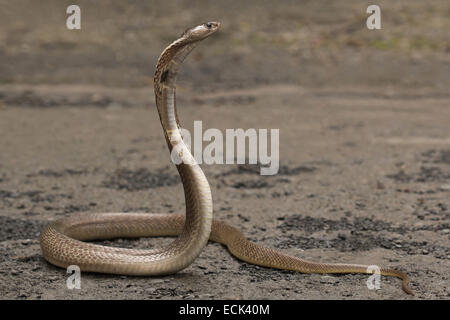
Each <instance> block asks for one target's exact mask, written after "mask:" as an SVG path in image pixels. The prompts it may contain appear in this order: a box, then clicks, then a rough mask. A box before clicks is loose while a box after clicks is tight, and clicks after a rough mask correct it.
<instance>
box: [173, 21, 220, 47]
mask: <svg viewBox="0 0 450 320" xmlns="http://www.w3.org/2000/svg"><path fill="white" fill-rule="evenodd" d="M219 28H220V22H215V21H210V22H206V23H203V24H201V25H199V26H196V27H194V28H191V29H187V30H186V31H185V32H183V34H182V35H181V36H182V37H183V38H185V39H189V41H192V42H194V41H200V40H203V39H205V38H207V37H209V36H210V35H212V34H213V33H214V32H216V31H217V30H219Z"/></svg>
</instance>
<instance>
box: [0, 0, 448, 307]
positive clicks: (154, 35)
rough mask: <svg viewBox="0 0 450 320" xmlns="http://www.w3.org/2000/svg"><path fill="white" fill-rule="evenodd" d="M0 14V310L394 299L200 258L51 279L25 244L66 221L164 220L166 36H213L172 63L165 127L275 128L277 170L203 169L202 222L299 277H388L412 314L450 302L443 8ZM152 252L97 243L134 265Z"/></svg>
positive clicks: (52, 5) (328, 281)
mask: <svg viewBox="0 0 450 320" xmlns="http://www.w3.org/2000/svg"><path fill="white" fill-rule="evenodd" d="M72 3H73V1H56V0H54V1H45V2H43V3H42V2H37V1H23V0H18V1H4V0H0V297H1V298H2V299H180V298H186V299H198V298H202V299H413V298H412V297H410V296H408V295H406V294H405V293H403V292H402V290H401V286H400V281H399V280H398V279H396V278H391V277H382V279H381V289H380V290H369V289H368V288H367V286H366V281H367V278H368V276H367V275H354V274H349V275H339V276H335V275H310V274H301V273H296V272H288V271H279V270H272V269H267V268H262V267H256V266H253V265H250V264H247V263H243V262H241V261H238V260H237V259H235V258H234V257H232V256H231V255H230V254H229V253H228V251H227V250H226V248H224V247H222V246H221V245H219V244H215V243H209V244H208V246H207V247H206V248H205V249H204V251H203V253H202V254H201V255H200V257H199V258H198V259H197V260H196V261H195V262H194V263H193V264H192V265H191V266H190V267H188V268H187V269H185V270H183V271H181V272H179V273H177V274H175V275H171V276H165V277H126V276H114V275H102V274H92V273H86V274H84V273H82V278H81V289H80V290H68V289H67V287H66V279H67V277H68V275H67V274H66V271H65V270H63V269H60V268H57V267H54V266H52V265H50V264H48V263H47V262H46V261H45V260H44V259H43V258H42V255H41V251H40V247H39V240H38V237H39V234H40V232H41V231H42V229H43V228H44V227H45V226H46V225H47V224H48V223H49V222H50V221H52V220H54V219H58V218H61V217H64V216H69V215H76V214H77V213H80V212H118V211H127V212H131V211H140V212H170V213H172V212H183V210H184V196H183V192H182V187H181V184H180V182H179V178H178V176H177V173H176V170H175V168H174V166H173V165H172V164H171V162H170V158H169V153H168V151H167V146H166V144H165V141H164V138H163V134H162V131H161V128H160V124H159V121H158V116H157V113H156V108H155V106H154V95H153V91H152V76H153V73H154V66H155V63H156V59H157V57H158V55H159V53H160V52H161V51H162V50H163V49H164V47H165V46H166V45H168V44H169V43H170V42H171V41H173V40H174V39H175V38H176V37H177V36H178V35H179V34H181V32H182V31H183V30H185V29H186V28H188V27H191V26H194V25H196V24H199V23H201V22H204V21H208V20H217V21H221V22H222V24H223V28H222V30H221V31H220V32H219V33H218V34H217V35H214V37H212V38H211V39H208V40H206V41H205V42H204V43H202V44H201V45H200V46H199V47H198V48H197V49H196V50H195V51H194V52H193V53H192V54H191V56H190V57H189V58H188V60H187V61H186V62H185V64H184V66H183V68H182V71H181V74H180V78H179V86H178V92H177V93H178V96H177V102H178V105H179V113H180V119H181V122H182V124H183V125H184V126H185V127H186V128H188V129H192V127H193V121H194V120H202V121H203V127H204V130H205V129H206V128H218V129H220V130H225V129H226V128H244V129H248V128H256V129H258V128H268V129H270V128H279V129H280V171H279V174H277V175H275V176H260V175H259V174H258V173H255V170H253V169H254V168H253V167H249V166H238V165H203V166H202V168H203V169H204V171H205V174H206V176H207V178H208V180H209V183H210V185H211V188H212V193H213V200H214V214H215V217H217V218H219V219H224V220H227V221H229V222H230V223H231V224H233V225H234V226H237V227H239V228H240V229H241V230H242V231H243V232H244V233H245V235H246V236H248V238H249V239H250V240H252V241H255V242H257V243H260V244H264V245H266V246H269V247H272V248H276V249H279V250H281V251H283V252H286V253H289V254H292V255H296V256H298V257H302V258H305V259H309V260H315V261H324V262H353V263H363V264H376V265H383V266H389V267H392V268H399V269H401V270H403V271H405V272H407V273H408V275H409V276H410V279H411V284H410V286H411V288H412V289H413V291H414V292H415V293H416V297H415V298H418V299H449V297H450V283H449V276H450V263H449V261H450V200H449V199H450V197H449V196H450V104H449V102H450V93H449V91H448V88H449V86H450V77H449V75H450V55H449V53H450V42H449V39H448V32H449V30H450V21H449V19H448V16H449V13H450V5H449V3H448V1H432V2H425V1H411V0H408V1H407V0H404V1H395V2H392V1H377V3H376V4H378V5H380V7H381V10H382V29H381V30H373V31H370V30H368V29H367V28H366V27H365V19H366V17H367V14H366V8H367V6H368V5H369V4H372V2H370V3H369V2H367V1H356V0H354V1H345V2H344V1H333V2H330V1H302V2H300V1H284V2H277V5H276V6H275V5H274V3H275V2H274V1H256V0H255V1H245V2H244V1H230V2H221V3H216V2H215V3H214V6H212V5H211V2H210V1H164V2H162V1H161V2H157V1H122V2H118V1H114V2H113V1H101V2H100V1H99V2H92V1H77V2H76V3H77V4H79V5H80V7H81V14H82V21H81V23H82V28H81V30H79V31H69V30H67V29H66V27H65V19H66V17H67V15H66V14H65V9H66V7H67V6H68V5H69V4H72ZM169 241H171V239H164V238H157V239H155V238H152V239H149V238H142V239H118V240H110V241H102V242H100V243H104V244H107V245H113V246H124V247H133V248H150V247H153V246H159V245H163V244H167V243H168V242H169Z"/></svg>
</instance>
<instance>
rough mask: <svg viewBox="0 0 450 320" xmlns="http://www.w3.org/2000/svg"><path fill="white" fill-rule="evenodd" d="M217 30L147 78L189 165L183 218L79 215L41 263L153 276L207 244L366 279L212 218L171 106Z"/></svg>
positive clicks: (198, 31)
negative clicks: (131, 244)
mask: <svg viewBox="0 0 450 320" xmlns="http://www.w3.org/2000/svg"><path fill="white" fill-rule="evenodd" d="M219 28H220V23H218V22H208V23H205V24H201V25H199V26H196V27H194V28H192V29H188V30H186V31H185V32H184V33H183V34H182V35H181V37H180V38H179V39H177V40H176V41H174V42H173V43H172V44H170V45H169V46H168V47H167V48H166V49H165V50H164V51H163V52H162V53H161V55H160V57H159V59H158V63H157V66H156V72H155V76H154V91H155V98H156V106H157V109H158V113H159V118H160V122H161V125H162V129H163V132H164V135H165V139H166V142H167V145H168V148H169V151H172V150H173V149H174V148H176V151H177V152H178V153H179V155H180V157H182V158H183V159H188V160H190V161H185V162H182V163H180V164H178V165H176V168H177V170H178V173H179V175H180V178H181V182H182V184H183V190H184V196H185V206H186V213H185V214H184V215H183V214H152V213H90V214H87V213H82V214H77V215H74V216H71V217H67V218H63V219H60V220H57V221H55V222H53V223H50V224H49V225H48V226H47V227H46V228H45V230H44V231H43V233H42V234H41V238H40V245H41V249H42V253H43V256H44V257H45V259H46V260H47V261H48V262H50V263H52V264H54V265H56V266H59V267H63V268H67V267H68V266H69V265H78V266H79V267H80V269H81V271H83V272H88V271H90V272H100V273H111V274H121V275H141V276H158V275H165V274H172V273H175V272H178V271H180V270H182V269H184V268H186V267H188V266H189V265H190V264H192V262H193V261H194V260H195V259H196V258H197V257H198V255H199V254H200V253H201V252H202V250H203V248H204V247H205V245H206V244H207V242H208V240H212V241H216V242H219V243H221V244H223V245H225V246H227V248H228V249H229V251H230V252H231V253H232V254H233V255H234V256H235V257H237V258H238V259H240V260H243V261H246V262H248V263H252V264H256V265H259V266H263V267H269V268H276V269H283V270H294V271H299V272H303V273H321V274H325V273H368V271H367V267H368V266H367V265H360V264H331V263H317V262H310V261H306V260H303V259H300V258H297V257H294V256H289V255H286V254H284V253H282V252H279V251H276V250H273V249H270V248H267V247H263V246H261V245H258V244H256V243H253V242H250V241H248V240H247V239H246V238H245V236H244V235H243V234H242V233H241V232H240V231H239V230H238V229H236V228H234V227H233V226H231V225H229V224H228V223H226V222H224V221H219V220H215V219H213V201H212V197H211V189H210V186H209V183H208V180H207V179H206V177H205V175H204V173H203V171H202V170H201V168H200V166H199V165H198V164H197V163H196V162H195V160H194V159H193V157H192V155H191V154H190V152H189V149H188V148H187V146H186V145H185V144H184V142H183V139H182V136H181V134H180V128H181V125H180V122H179V119H178V115H177V110H176V105H175V87H176V79H177V74H178V70H179V67H180V66H181V64H182V62H183V61H184V60H185V58H186V57H187V56H188V54H189V53H190V52H191V51H192V50H193V49H194V48H195V47H196V46H197V44H198V43H200V42H201V41H202V40H204V39H206V38H207V37H209V36H210V35H212V34H214V33H215V32H217V31H218V30H219ZM149 236H176V239H175V240H174V241H173V242H172V243H170V244H169V245H168V246H167V247H164V248H159V249H130V248H116V247H107V246H102V245H98V244H94V243H89V242H87V241H89V240H99V239H112V238H118V237H149ZM380 273H381V274H382V275H387V276H395V277H399V278H401V279H402V280H403V282H402V287H403V290H404V291H405V292H407V293H409V294H413V293H412V291H411V290H410V289H409V288H408V286H407V283H408V277H407V275H406V274H405V273H403V272H401V271H398V270H394V269H387V268H380Z"/></svg>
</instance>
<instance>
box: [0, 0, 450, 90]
mask: <svg viewBox="0 0 450 320" xmlns="http://www.w3.org/2000/svg"><path fill="white" fill-rule="evenodd" d="M371 3H372V2H370V1H361V0H348V1H317V0H316V1H314V0H310V1H280V2H274V1H260V0H258V1H252V0H250V1H224V2H217V3H212V2H211V1H151V0H147V1H144V0H137V1H109V0H104V1H95V2H93V1H76V4H77V5H79V6H80V8H81V16H82V18H81V30H79V31H70V30H67V28H66V24H65V21H66V18H67V16H68V15H67V14H66V12H65V8H66V7H67V6H69V5H70V4H73V1H59V0H54V1H52V0H46V1H40V2H36V1H23V0H17V1H0V9H1V10H0V21H1V22H0V25H1V28H0V59H1V60H0V61H1V64H0V83H1V84H14V83H20V84H43V83H49V84H62V83H64V84H80V83H81V84H100V85H108V86H120V87H144V86H147V85H148V81H150V79H151V77H152V74H153V72H154V65H155V63H156V59H157V57H158V56H159V54H160V52H161V51H162V49H163V48H165V46H167V45H168V44H169V43H170V42H172V41H173V40H174V39H175V38H176V37H177V36H178V35H180V34H181V32H182V31H183V30H185V29H186V28H188V27H191V26H195V25H197V24H199V23H201V22H204V21H208V20H218V21H221V22H222V24H223V28H222V30H221V32H220V33H219V34H218V35H215V36H214V37H213V38H211V39H209V40H208V43H205V44H202V46H204V47H203V48H202V49H199V50H196V52H194V53H193V55H192V57H190V63H189V64H188V65H186V66H185V68H184V72H183V78H182V79H183V80H185V82H186V85H188V84H189V85H191V86H197V85H199V84H202V86H201V89H205V88H208V89H209V86H212V87H216V86H220V87H221V88H229V87H243V86H244V87H251V86H255V85H260V84H275V83H292V84H299V85H302V86H325V85H326V86H354V85H358V86H361V85H367V86H405V87H423V86H427V87H434V88H436V89H440V90H443V91H445V90H446V89H447V88H448V87H449V85H450V84H449V77H448V74H449V73H450V70H449V68H450V67H449V51H450V40H449V36H448V35H449V29H450V22H449V14H450V12H449V10H450V9H449V3H448V1H446V0H436V1H420V0H413V1H411V0H398V1H381V0H380V1H377V4H378V5H379V6H380V7H381V11H382V30H368V29H367V28H366V27H365V21H366V19H367V17H368V14H367V13H366V8H367V7H368V6H369V5H370V4H371Z"/></svg>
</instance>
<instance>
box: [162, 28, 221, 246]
mask: <svg viewBox="0 0 450 320" xmlns="http://www.w3.org/2000/svg"><path fill="white" fill-rule="evenodd" d="M195 47H196V42H189V41H187V40H186V39H185V38H183V37H182V38H180V39H178V40H176V41H175V42H173V43H172V44H171V45H170V46H169V47H167V48H166V49H165V50H164V51H163V52H162V53H161V56H160V57H159V59H158V63H157V66H156V72H155V77H154V90H155V98H156V106H157V109H158V114H159V117H160V121H161V125H162V128H163V131H164V136H165V138H166V142H167V145H168V147H169V151H170V152H171V153H172V150H173V149H174V148H176V149H175V151H176V152H177V153H178V156H179V158H180V159H182V160H183V162H182V163H180V164H178V165H177V166H176V167H177V170H178V173H179V175H180V178H181V182H182V184H183V189H184V195H185V202H186V222H185V226H184V229H183V232H182V233H181V235H180V237H179V238H178V239H177V240H175V242H174V243H173V245H174V246H184V247H186V246H192V247H194V248H196V249H197V250H194V251H198V254H199V253H200V251H201V249H202V248H203V247H204V246H205V245H206V243H207V241H208V238H209V235H210V232H211V224H212V210H213V209H212V197H211V190H210V187H209V183H208V180H207V179H206V177H205V175H204V173H203V171H202V170H201V168H200V166H199V165H198V164H197V162H196V161H195V160H194V158H193V156H192V154H191V153H190V150H189V149H188V147H187V146H186V145H185V143H184V141H183V139H182V136H181V132H180V128H181V126H180V122H179V119H178V114H177V110H176V101H175V90H176V80H177V74H178V70H179V67H180V66H181V64H182V62H183V61H184V59H185V58H186V57H187V56H188V54H189V53H190V52H191V51H192V50H193V49H194V48H195ZM192 235H194V236H192ZM187 251H189V250H187Z"/></svg>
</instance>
